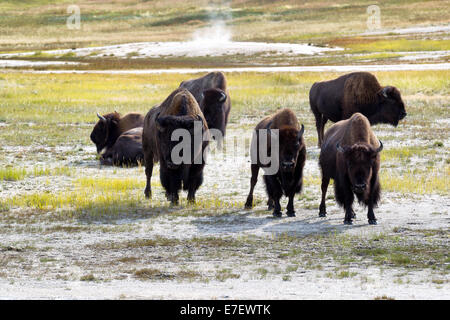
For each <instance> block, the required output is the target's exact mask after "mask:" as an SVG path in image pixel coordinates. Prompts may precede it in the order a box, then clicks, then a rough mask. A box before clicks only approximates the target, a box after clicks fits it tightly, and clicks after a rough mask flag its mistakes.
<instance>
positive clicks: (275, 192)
mask: <svg viewBox="0 0 450 320" xmlns="http://www.w3.org/2000/svg"><path fill="white" fill-rule="evenodd" d="M264 182H265V183H266V189H267V194H268V195H269V201H268V203H269V202H272V203H273V204H274V207H273V216H274V217H281V205H280V199H281V196H282V195H283V191H282V190H283V189H282V187H281V184H280V182H279V181H278V180H277V179H276V178H275V177H274V176H266V175H264Z"/></svg>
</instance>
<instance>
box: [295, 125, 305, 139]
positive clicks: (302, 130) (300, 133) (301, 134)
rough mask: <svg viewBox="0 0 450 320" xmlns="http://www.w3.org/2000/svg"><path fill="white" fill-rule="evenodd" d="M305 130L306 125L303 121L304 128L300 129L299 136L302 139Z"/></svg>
mask: <svg viewBox="0 0 450 320" xmlns="http://www.w3.org/2000/svg"><path fill="white" fill-rule="evenodd" d="M304 132H305V126H304V125H303V123H302V128H301V129H300V131H299V132H298V135H297V137H298V138H299V139H300V138H301V137H302V136H303V133H304Z"/></svg>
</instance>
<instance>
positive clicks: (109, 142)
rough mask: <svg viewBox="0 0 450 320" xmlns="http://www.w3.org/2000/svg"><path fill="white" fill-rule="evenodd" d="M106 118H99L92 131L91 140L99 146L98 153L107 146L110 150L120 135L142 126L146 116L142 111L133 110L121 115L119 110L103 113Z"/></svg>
mask: <svg viewBox="0 0 450 320" xmlns="http://www.w3.org/2000/svg"><path fill="white" fill-rule="evenodd" d="M103 118H104V119H105V120H101V119H100V120H99V121H97V123H96V124H95V126H94V129H93V130H92V132H91V136H90V137H91V140H92V142H94V143H95V145H96V147H97V153H100V152H101V151H102V150H103V149H105V148H106V151H108V149H109V148H111V147H112V146H113V145H114V144H115V143H116V140H117V139H118V138H119V136H120V135H121V134H122V133H124V132H126V131H128V130H130V129H133V128H138V127H142V126H143V124H144V116H143V115H142V114H140V113H136V112H132V113H128V114H126V115H125V116H123V117H122V116H121V115H120V113H118V112H112V113H108V114H105V115H103Z"/></svg>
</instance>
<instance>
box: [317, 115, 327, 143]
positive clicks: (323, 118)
mask: <svg viewBox="0 0 450 320" xmlns="http://www.w3.org/2000/svg"><path fill="white" fill-rule="evenodd" d="M327 121H328V119H327V118H325V116H323V115H322V120H321V122H320V133H319V135H320V137H319V148H320V147H321V146H322V142H323V133H324V130H325V124H326V123H327Z"/></svg>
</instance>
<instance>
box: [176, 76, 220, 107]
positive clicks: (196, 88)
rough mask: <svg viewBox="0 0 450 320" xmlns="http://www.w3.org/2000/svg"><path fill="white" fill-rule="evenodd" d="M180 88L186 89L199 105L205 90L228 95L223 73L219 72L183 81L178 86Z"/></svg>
mask: <svg viewBox="0 0 450 320" xmlns="http://www.w3.org/2000/svg"><path fill="white" fill-rule="evenodd" d="M180 88H185V89H188V90H189V92H190V93H192V95H193V96H194V97H195V100H197V103H198V104H199V105H200V103H201V101H202V98H203V91H205V90H207V89H211V88H216V89H221V90H223V91H225V93H226V94H227V95H228V91H227V79H226V77H225V75H224V74H223V72H220V71H217V72H210V73H208V74H207V75H205V76H203V77H200V78H196V79H191V80H186V81H183V82H181V84H180Z"/></svg>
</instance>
